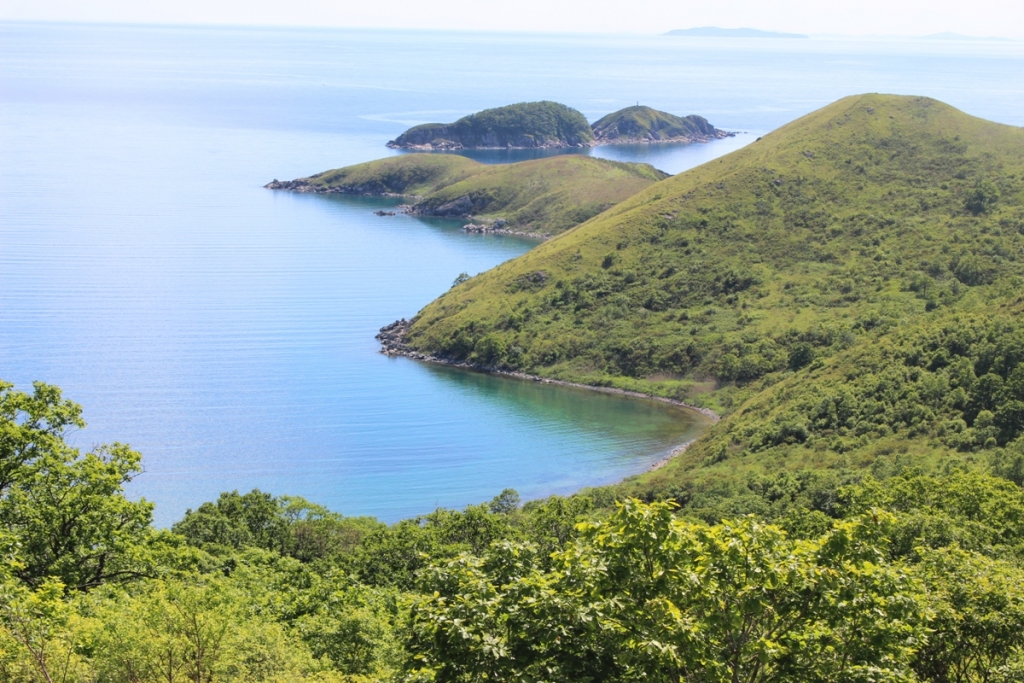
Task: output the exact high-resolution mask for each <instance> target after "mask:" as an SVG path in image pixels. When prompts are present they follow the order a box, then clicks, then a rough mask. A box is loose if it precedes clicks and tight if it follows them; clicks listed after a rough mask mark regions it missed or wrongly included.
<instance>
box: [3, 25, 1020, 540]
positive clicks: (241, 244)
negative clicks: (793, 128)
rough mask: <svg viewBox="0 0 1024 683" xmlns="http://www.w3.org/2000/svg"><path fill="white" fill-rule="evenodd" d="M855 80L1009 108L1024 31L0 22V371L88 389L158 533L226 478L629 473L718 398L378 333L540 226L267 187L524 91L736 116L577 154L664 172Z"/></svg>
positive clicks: (332, 496) (581, 481)
mask: <svg viewBox="0 0 1024 683" xmlns="http://www.w3.org/2000/svg"><path fill="white" fill-rule="evenodd" d="M668 28H672V27H665V29H666V30H667V29H668ZM864 92H887V93H901V94H913V95H927V96H931V97H935V98H938V99H940V100H943V101H945V102H948V103H950V104H952V105H953V106H956V107H958V108H960V109H963V110H964V111H967V112H968V113H970V114H973V115H975V116H980V117H983V118H986V119H991V120H995V121H999V122H1002V123H1006V124H1012V125H1017V126H1020V125H1024V108H1022V107H1021V102H1024V43H1020V42H1009V41H966V40H925V39H908V38H858V39H854V38H842V37H813V38H811V39H807V40H795V39H793V40H790V39H719V38H676V37H668V36H663V35H578V34H517V33H500V32H494V33H469V32H439V31H399V30H342V29H331V30H327V29H299V28H294V29H292V28H275V29H270V28H245V27H188V26H130V25H86V24H43V23H38V24H35V23H0V379H3V380H4V381H7V382H13V383H14V384H15V386H16V388H17V389H19V390H26V391H30V390H31V388H32V383H33V382H35V381H41V382H46V383H50V384H55V385H58V386H60V387H61V388H62V389H63V390H64V393H65V396H66V397H68V398H70V399H72V400H74V401H76V402H78V403H80V404H81V405H82V406H83V408H84V417H85V419H86V420H87V422H88V427H87V428H85V429H82V430H77V431H74V432H71V433H69V434H68V435H67V438H68V440H69V441H70V442H71V443H72V444H74V445H75V446H76V447H77V448H80V449H82V451H83V452H84V451H86V450H89V449H92V448H95V447H97V446H98V445H100V444H104V443H110V442H114V441H117V442H127V443H129V444H131V446H132V447H133V448H136V449H137V450H139V451H141V452H142V453H143V463H144V471H143V472H142V473H141V474H140V475H139V476H137V477H136V478H135V479H134V480H133V481H132V482H131V483H130V484H129V485H128V487H127V491H128V494H129V495H130V496H131V497H133V498H140V497H144V498H146V499H147V500H150V501H152V502H154V503H155V504H156V508H155V520H156V523H157V524H158V525H160V526H165V527H166V526H170V525H171V524H173V523H174V521H176V520H178V519H180V518H181V516H182V515H183V514H184V512H185V511H186V510H187V509H189V508H195V507H196V506H198V505H200V504H201V503H203V502H204V501H208V500H213V499H215V498H216V497H217V495H218V494H219V493H220V492H222V491H230V490H238V491H242V492H244V491H248V490H250V489H253V488H259V489H260V490H263V491H267V492H270V493H273V494H275V495H294V496H303V497H305V498H307V499H309V500H311V501H314V502H316V503H320V504H322V505H325V506H327V507H329V508H330V509H332V510H335V511H337V512H340V513H342V514H345V515H374V516H377V517H379V518H381V519H382V520H385V521H388V522H392V521H395V520H398V519H402V518H407V517H411V516H415V515H421V514H425V513H428V512H430V511H432V510H433V509H435V508H437V507H456V508H457V507H462V506H464V505H467V504H474V503H479V502H483V501H487V500H489V499H490V498H491V497H493V496H495V495H496V494H498V493H499V492H500V491H502V490H503V489H504V488H507V487H508V488H515V489H516V490H517V491H518V492H519V493H520V495H521V496H522V498H523V499H534V498H539V497H543V496H548V495H551V494H566V493H570V492H572V491H575V490H578V489H580V488H581V487H586V486H595V485H601V484H607V483H610V482H614V481H618V480H621V479H622V478H624V477H627V476H630V475H633V474H636V473H639V472H642V471H644V470H645V469H647V468H649V467H651V466H652V464H654V463H656V462H658V461H659V460H661V459H663V458H664V457H665V456H666V455H667V454H668V453H669V452H671V450H672V449H673V448H674V447H676V446H678V445H679V444H681V443H685V442H686V441H688V440H690V439H692V438H694V437H695V436H697V435H699V434H700V432H701V431H702V430H703V429H705V428H706V422H705V421H702V420H701V419H700V418H699V417H698V416H695V415H694V414H693V413H691V412H688V411H686V410H684V409H680V408H676V407H673V406H669V405H665V404H663V403H658V402H655V401H651V400H638V399H629V398H622V397H617V396H610V395H605V394H600V393H596V392H590V391H585V390H579V389H573V388H569V387H561V386H552V385H548V384H542V383H537V382H530V381H521V380H514V379H507V378H501V377H494V376H489V375H485V374H480V373H473V372H467V371H462V370H456V369H452V368H447V367H439V366H435V365H429V364H424V363H419V362H415V361H411V360H408V359H404V358H388V357H386V356H383V355H380V354H379V353H378V348H379V347H378V344H377V342H376V341H375V340H374V334H375V333H376V332H377V331H378V329H379V328H380V327H381V326H383V325H385V324H388V323H390V322H392V321H393V320H396V319H398V318H402V317H406V318H408V317H411V316H413V315H415V314H416V312H417V311H418V310H419V309H420V308H422V307H423V306H424V305H426V304H427V303H428V302H429V301H431V300H432V299H433V298H435V297H437V296H438V295H440V294H442V293H443V292H444V291H446V290H447V289H448V288H449V287H450V286H451V284H452V281H453V280H454V279H455V277H456V276H458V275H459V274H460V273H463V272H465V273H469V274H470V275H472V274H475V273H479V272H481V271H484V270H487V269H488V268H491V267H493V266H495V265H497V264H499V263H501V262H503V261H506V260H508V259H512V258H516V257H517V256H519V255H521V254H523V253H524V252H526V251H528V250H529V249H531V248H533V247H534V246H535V245H536V244H537V242H535V241H532V240H528V239H520V238H515V237H510V236H496V235H478V234H467V233H464V232H463V231H462V230H461V223H460V222H457V221H452V220H441V219H428V218H421V217H413V216H407V215H396V216H393V217H380V216H377V215H375V214H374V213H373V212H374V211H375V210H377V209H381V208H387V207H390V206H393V205H394V204H395V203H396V202H395V200H388V199H374V198H366V197H341V196H308V195H299V194H289V193H285V192H274V191H269V190H265V189H263V185H265V184H266V183H268V182H269V181H271V180H273V179H290V178H295V177H301V176H307V175H310V174H312V173H316V172H319V171H322V170H326V169H330V168H337V167H341V166H345V165H349V164H354V163H358V162H363V161H368V160H371V159H376V158H380V157H384V156H388V155H391V154H396V153H398V152H395V151H393V150H389V149H387V148H386V147H385V143H386V142H387V141H388V140H390V139H392V138H394V137H396V136H397V135H398V134H400V133H401V132H402V131H403V130H404V129H406V128H407V127H409V126H412V125H414V124H419V123H424V122H430V121H451V120H454V119H456V118H458V117H460V116H463V115H465V114H469V113H471V112H474V111H478V110H480V109H483V108H487V107H494V106H501V105H504V104H510V103H513V102H522V101H532V100H555V101H559V102H563V103H565V104H567V105H570V106H572V107H575V108H577V109H579V110H580V111H582V112H583V113H584V114H585V115H586V116H587V117H588V119H590V120H595V119H597V118H599V117H600V116H602V115H604V114H606V113H608V112H611V111H614V110H616V109H619V108H621V107H624V106H628V105H632V104H636V103H641V104H645V105H650V106H652V107H655V108H657V109H662V110H665V111H669V112H673V113H676V114H681V115H685V114H700V115H702V116H704V117H706V118H707V119H709V120H710V121H711V122H712V123H713V124H714V125H716V126H717V127H719V128H723V129H726V130H730V131H736V132H737V135H736V136H734V137H731V138H727V139H724V140H719V141H715V142H711V143H707V144H694V145H646V146H645V145H641V146H623V147H599V148H594V149H588V150H582V151H581V150H576V151H574V152H573V153H586V154H592V155H595V156H601V157H606V158H611V159H616V160H623V161H643V162H647V163H650V164H653V165H654V166H656V167H658V168H660V169H662V170H664V171H666V172H669V173H679V172H682V171H685V170H686V169H688V168H692V167H694V166H697V165H699V164H701V163H704V162H706V161H709V160H711V159H714V158H716V157H719V156H721V155H724V154H728V153H729V152H732V151H734V150H736V149H738V148H740V147H742V146H743V145H746V144H748V143H749V142H751V141H752V140H754V139H756V137H757V136H758V135H761V134H763V133H765V132H768V131H770V130H772V129H774V128H777V127H779V126H781V125H783V124H785V123H787V122H789V121H791V120H793V119H796V118H798V117H799V116H801V115H803V114H806V113H808V112H810V111H813V110H814V109H817V108H818V107H821V106H823V105H826V104H828V103H830V102H832V101H834V100H836V99H838V98H840V97H843V96H846V95H851V94H855V93H864ZM475 156H476V157H477V158H479V159H480V160H482V161H485V162H487V163H506V162H510V161H516V160H519V159H523V158H530V157H532V156H535V153H529V152H497V151H491V152H480V153H477V154H475Z"/></svg>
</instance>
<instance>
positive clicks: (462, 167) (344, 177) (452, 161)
mask: <svg viewBox="0 0 1024 683" xmlns="http://www.w3.org/2000/svg"><path fill="white" fill-rule="evenodd" d="M482 166H483V164H480V163H478V162H476V161H473V160H472V159H469V158H467V157H462V156H457V155H452V154H403V155H401V156H395V157H388V158H386V159H378V160H376V161H368V162H366V163H363V164H356V165H354V166H346V167H345V168H338V169H334V170H330V171H324V172H323V173H317V174H316V175H314V176H311V177H309V178H302V179H300V181H299V182H303V183H305V184H307V185H308V186H310V187H311V188H313V189H314V190H315V191H317V192H338V193H342V194H371V195H411V196H417V195H425V194H429V193H431V192H434V191H436V190H438V189H440V188H442V187H446V186H448V185H452V184H454V183H457V182H459V181H460V180H462V179H464V178H467V177H469V176H470V175H472V174H474V173H479V172H480V170H481V169H482Z"/></svg>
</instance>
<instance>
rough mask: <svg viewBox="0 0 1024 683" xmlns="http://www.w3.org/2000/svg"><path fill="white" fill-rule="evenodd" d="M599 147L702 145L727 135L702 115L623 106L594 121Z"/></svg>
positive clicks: (593, 125)
mask: <svg viewBox="0 0 1024 683" xmlns="http://www.w3.org/2000/svg"><path fill="white" fill-rule="evenodd" d="M591 128H593V130H594V137H595V138H596V139H597V141H598V143H599V144H624V143H637V142H639V143H643V142H706V141H707V140H712V139H715V138H721V137H725V136H727V135H729V133H726V132H725V131H721V130H718V129H717V128H715V127H714V126H712V125H711V124H710V123H708V120H707V119H705V118H704V117H703V116H697V115H696V114H691V115H690V116H676V115H674V114H669V113H668V112H664V111H658V110H657V109H651V108H650V107H642V106H639V105H638V106H635V107H626V108H625V109H620V110H619V111H616V112H612V113H611V114H608V115H607V116H604V117H602V118H600V119H598V120H597V121H595V122H594V123H593V124H592V125H591Z"/></svg>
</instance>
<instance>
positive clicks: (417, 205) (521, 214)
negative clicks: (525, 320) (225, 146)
mask: <svg viewBox="0 0 1024 683" xmlns="http://www.w3.org/2000/svg"><path fill="white" fill-rule="evenodd" d="M667 177H668V174H667V173H664V172H662V171H659V170H657V169H656V168H654V167H653V166H650V165H649V164H636V163H621V162H615V161H608V160H606V159H597V158H595V157H589V156H583V155H578V154H565V155H559V156H554V157H547V158H544V159H534V160H532V161H522V162H519V163H515V164H498V165H493V164H490V165H489V164H482V163H480V162H477V161H473V160H472V159H469V158H467V157H464V156H460V155H457V154H403V155H401V156H394V157H388V158H386V159H378V160H377V161H370V162H367V163H364V164H357V165H355V166H348V167H345V168H340V169H336V170H332V171H325V172H323V173H318V174H317V175H314V176H311V177H309V178H299V179H297V180H289V181H278V180H275V181H273V182H271V183H269V184H268V185H266V187H267V188H268V189H272V190H291V191H294V192H304V193H314V194H360V195H371V196H382V197H389V196H390V197H395V196H400V197H407V198H409V199H411V200H413V203H412V204H409V205H407V206H406V207H405V210H406V211H407V212H408V213H413V214H420V215H427V216H444V217H448V218H464V219H468V220H470V221H472V223H471V224H469V225H467V226H466V228H467V229H468V230H471V231H474V232H504V233H516V234H525V235H533V236H538V237H548V236H551V235H556V234H559V233H562V232H565V231H566V230H568V229H569V228H572V227H574V226H576V225H578V224H580V223H582V222H583V221H586V220H588V219H590V218H592V217H593V216H596V215H597V214H599V213H601V212H602V211H605V210H606V209H609V208H611V207H612V206H614V205H615V204H617V203H619V202H621V201H622V200H624V199H626V198H627V197H630V196H632V195H634V194H636V193H637V192H639V191H640V190H643V189H644V188H646V187H648V186H649V185H652V184H654V183H655V182H658V181H660V180H664V179H665V178H667Z"/></svg>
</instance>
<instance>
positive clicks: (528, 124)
mask: <svg viewBox="0 0 1024 683" xmlns="http://www.w3.org/2000/svg"><path fill="white" fill-rule="evenodd" d="M593 139H594V135H593V133H592V132H591V130H590V124H589V123H588V122H587V119H586V117H584V116H583V114H581V113H580V112H578V111H576V110H575V109H573V108H571V107H567V106H565V105H564V104H559V103H558V102H547V101H544V102H521V103H519V104H510V105H508V106H506V107H496V108H494V109H485V110H483V111H481V112H477V113H476V114H470V115H469V116H464V117H462V118H461V119H459V120H458V121H456V122H454V123H424V124H422V125H419V126H414V127H412V128H410V129H409V130H407V131H405V132H404V133H402V134H401V135H399V136H398V137H397V138H396V139H394V140H392V141H390V142H388V147H399V148H407V149H463V148H492V147H505V148H508V147H513V148H527V149H531V148H538V147H582V146H586V145H589V144H590V143H591V142H592V141H593Z"/></svg>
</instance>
